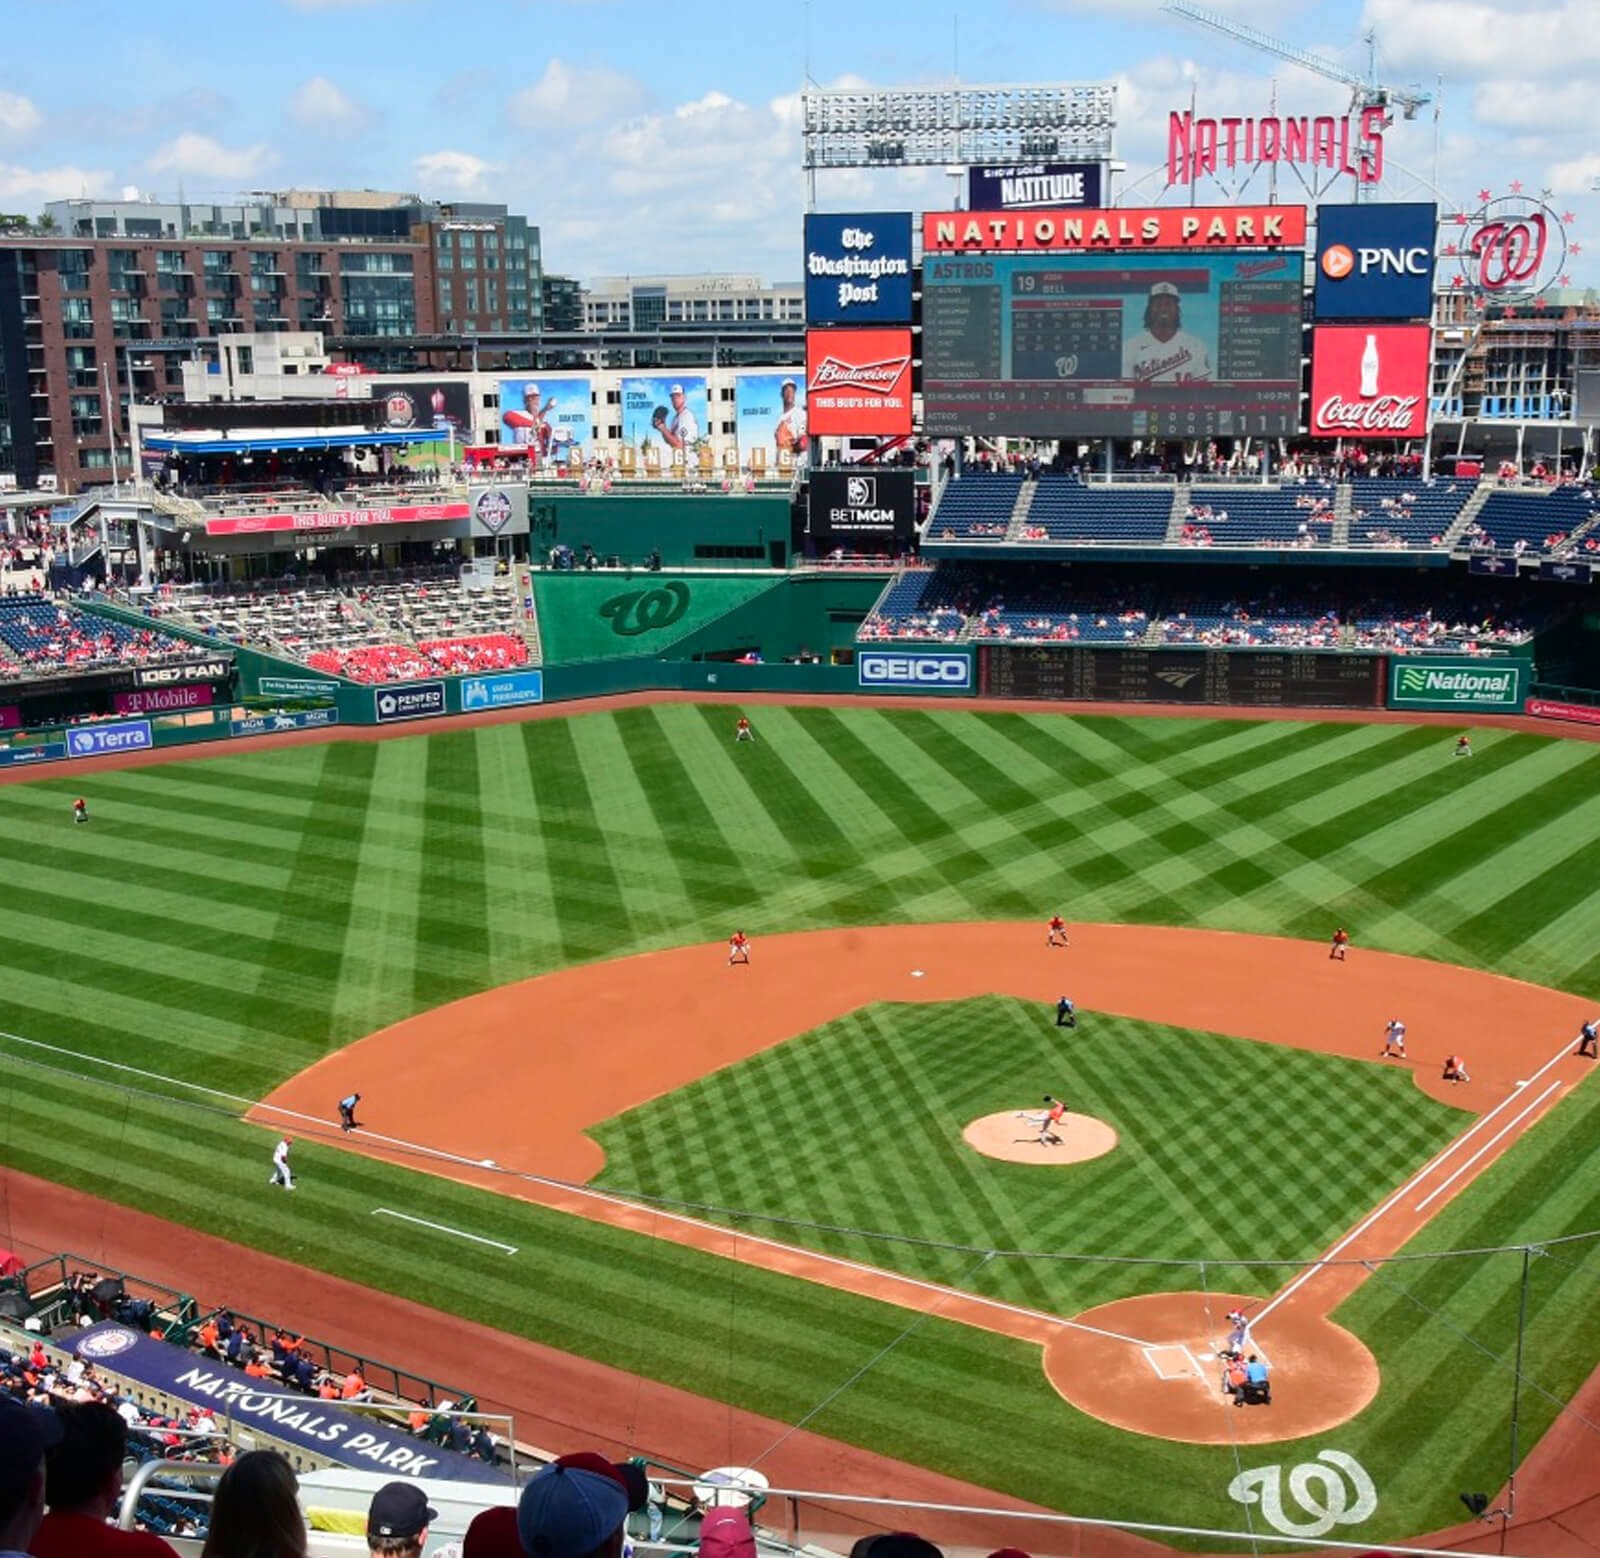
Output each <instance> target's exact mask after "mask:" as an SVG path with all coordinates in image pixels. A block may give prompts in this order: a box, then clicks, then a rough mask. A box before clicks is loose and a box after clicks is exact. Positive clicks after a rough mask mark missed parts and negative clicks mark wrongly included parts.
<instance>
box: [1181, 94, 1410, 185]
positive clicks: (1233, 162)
mask: <svg viewBox="0 0 1600 1558" xmlns="http://www.w3.org/2000/svg"><path fill="white" fill-rule="evenodd" d="M1383 125H1384V117H1383V110H1382V109H1381V108H1364V109H1362V110H1361V112H1360V114H1352V115H1350V116H1349V117H1347V118H1344V119H1334V118H1332V117H1329V116H1326V115H1325V116H1323V117H1321V118H1316V119H1307V118H1299V119H1284V118H1279V117H1277V116H1276V115H1269V116H1267V117H1266V118H1261V119H1258V118H1254V117H1242V118H1237V119H1234V118H1230V119H1201V118H1197V117H1196V116H1195V115H1194V114H1192V113H1190V112H1189V111H1188V110H1187V109H1186V110H1184V112H1182V113H1171V114H1168V115H1167V182H1168V183H1169V184H1192V183H1193V182H1194V181H1195V180H1196V179H1197V178H1204V177H1210V178H1215V177H1216V176H1217V174H1218V173H1231V172H1234V171H1236V170H1238V169H1241V168H1242V169H1245V170H1247V171H1248V170H1249V169H1251V168H1258V167H1260V166H1261V164H1262V163H1264V162H1287V163H1291V164H1296V165H1298V166H1300V167H1309V168H1331V169H1333V171H1334V172H1336V173H1348V174H1349V175H1350V176H1351V177H1352V178H1354V179H1355V180H1356V182H1357V183H1359V184H1378V183H1381V182H1382V180H1383Z"/></svg>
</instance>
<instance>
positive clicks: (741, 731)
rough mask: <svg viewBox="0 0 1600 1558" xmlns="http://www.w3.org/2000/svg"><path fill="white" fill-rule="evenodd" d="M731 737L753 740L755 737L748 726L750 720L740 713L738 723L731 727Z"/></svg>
mask: <svg viewBox="0 0 1600 1558" xmlns="http://www.w3.org/2000/svg"><path fill="white" fill-rule="evenodd" d="M733 739H734V740H735V741H754V740H755V739H756V733H755V732H754V731H753V730H751V728H750V721H749V720H747V719H746V718H745V717H744V715H742V714H741V715H740V716H739V720H738V723H737V724H736V725H735V726H734V727H733Z"/></svg>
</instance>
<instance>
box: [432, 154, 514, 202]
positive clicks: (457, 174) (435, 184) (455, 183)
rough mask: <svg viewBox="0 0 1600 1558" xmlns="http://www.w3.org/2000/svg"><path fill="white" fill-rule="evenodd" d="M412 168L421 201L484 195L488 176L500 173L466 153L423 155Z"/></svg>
mask: <svg viewBox="0 0 1600 1558" xmlns="http://www.w3.org/2000/svg"><path fill="white" fill-rule="evenodd" d="M412 166H413V167H414V168H415V169H416V174H417V182H418V184H419V185H420V186H421V189H420V192H421V194H422V196H423V198H424V199H426V198H427V197H428V196H429V195H433V194H456V195H478V194H487V193H489V190H488V185H487V180H488V178H489V175H490V174H492V173H498V172H499V171H500V165H499V164H498V163H494V162H485V161H484V160H483V158H482V157H474V156H473V155H472V153H471V152H467V151H430V152H426V153H424V154H423V155H422V156H420V157H418V158H417V160H416V161H415V162H414V163H413V164H412Z"/></svg>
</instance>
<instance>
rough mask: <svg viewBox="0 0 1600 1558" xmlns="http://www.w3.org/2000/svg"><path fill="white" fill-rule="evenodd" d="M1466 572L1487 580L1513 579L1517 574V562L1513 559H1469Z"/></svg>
mask: <svg viewBox="0 0 1600 1558" xmlns="http://www.w3.org/2000/svg"><path fill="white" fill-rule="evenodd" d="M1467 572H1468V573H1476V574H1482V575H1483V576H1484V577H1485V578H1489V579H1514V578H1516V576H1517V573H1518V568H1517V560H1516V558H1514V557H1469V558H1468V559H1467Z"/></svg>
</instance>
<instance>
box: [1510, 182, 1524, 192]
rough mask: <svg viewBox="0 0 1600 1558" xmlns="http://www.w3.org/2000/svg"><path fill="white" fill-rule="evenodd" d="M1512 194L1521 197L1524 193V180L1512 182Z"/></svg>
mask: <svg viewBox="0 0 1600 1558" xmlns="http://www.w3.org/2000/svg"><path fill="white" fill-rule="evenodd" d="M1511 193H1512V194H1513V195H1520V194H1521V193H1522V180H1521V179H1512V181H1511Z"/></svg>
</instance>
